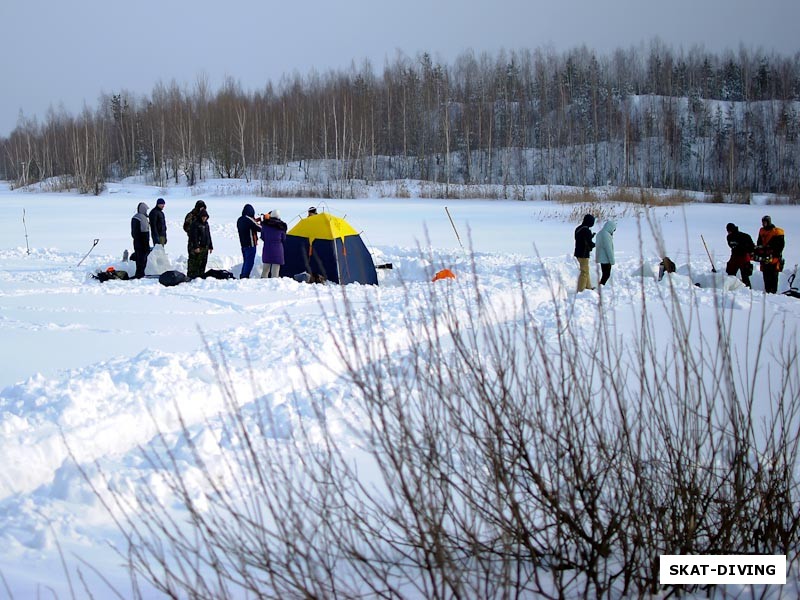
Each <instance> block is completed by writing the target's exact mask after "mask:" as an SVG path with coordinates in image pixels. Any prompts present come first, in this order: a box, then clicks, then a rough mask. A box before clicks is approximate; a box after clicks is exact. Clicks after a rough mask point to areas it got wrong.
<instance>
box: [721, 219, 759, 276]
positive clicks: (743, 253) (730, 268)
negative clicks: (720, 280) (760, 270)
mask: <svg viewBox="0 0 800 600" xmlns="http://www.w3.org/2000/svg"><path fill="white" fill-rule="evenodd" d="M725 229H726V230H727V232H728V237H727V238H726V239H727V242H728V247H730V249H731V257H730V258H729V259H728V264H727V265H725V272H726V273H727V274H728V275H732V276H734V277H735V276H736V272H737V271H741V272H742V283H743V284H745V285H746V286H747V287H750V275H752V274H753V264H752V262H751V261H752V260H753V251H754V250H755V249H756V245H755V244H754V243H753V238H751V237H750V236H749V235H748V234H746V233H745V232H744V231H739V228H738V227H737V226H736V225H735V224H734V223H728V224H727V225H726V226H725Z"/></svg>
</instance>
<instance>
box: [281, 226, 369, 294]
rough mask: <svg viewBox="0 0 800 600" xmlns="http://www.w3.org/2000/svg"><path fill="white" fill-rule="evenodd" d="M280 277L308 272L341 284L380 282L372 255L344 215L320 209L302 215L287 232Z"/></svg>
mask: <svg viewBox="0 0 800 600" xmlns="http://www.w3.org/2000/svg"><path fill="white" fill-rule="evenodd" d="M284 254H285V260H286V262H285V263H284V264H283V265H282V266H281V277H294V276H295V275H298V274H300V273H303V272H306V273H310V274H312V275H323V276H324V277H325V279H327V280H328V281H332V282H334V283H339V284H347V283H363V284H368V285H378V274H377V272H376V271H375V264H374V263H373V262H372V256H371V255H370V253H369V250H367V247H366V245H365V244H364V241H363V240H362V239H361V236H360V235H359V234H358V232H357V231H356V230H355V229H354V228H353V227H352V226H351V225H350V224H349V223H348V222H347V221H345V220H344V219H342V218H340V217H334V216H333V215H331V214H330V213H319V214H317V215H311V216H309V217H306V218H305V219H302V220H301V221H300V222H299V223H298V224H297V225H295V226H294V227H293V228H292V229H291V230H290V231H288V232H287V234H286V241H285V242H284Z"/></svg>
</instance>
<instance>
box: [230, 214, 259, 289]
mask: <svg viewBox="0 0 800 600" xmlns="http://www.w3.org/2000/svg"><path fill="white" fill-rule="evenodd" d="M259 220H260V219H259ZM236 229H237V230H238V231H239V245H240V246H241V247H242V260H243V261H244V262H243V263H242V273H241V275H239V279H248V278H249V277H250V272H251V271H252V270H253V264H254V263H255V262H256V245H257V244H258V232H259V231H261V225H260V224H259V223H258V220H256V209H255V208H253V205H252V204H245V205H244V208H243V209H242V216H241V217H239V220H238V221H236Z"/></svg>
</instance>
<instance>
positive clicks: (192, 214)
mask: <svg viewBox="0 0 800 600" xmlns="http://www.w3.org/2000/svg"><path fill="white" fill-rule="evenodd" d="M204 208H208V207H207V206H206V203H205V202H203V201H202V200H198V201H197V202H195V204H194V208H193V209H192V210H190V211H189V212H188V213H186V216H185V217H184V218H183V230H184V231H185V232H186V235H189V229H190V228H191V227H192V221H194V220H195V219H196V218H197V215H199V214H200V210H201V209H204ZM189 251H190V252H191V249H189Z"/></svg>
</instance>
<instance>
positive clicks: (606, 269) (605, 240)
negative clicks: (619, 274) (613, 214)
mask: <svg viewBox="0 0 800 600" xmlns="http://www.w3.org/2000/svg"><path fill="white" fill-rule="evenodd" d="M616 230H617V222H616V221H606V224H605V225H603V228H602V229H601V230H600V232H599V233H598V234H597V237H596V238H595V243H596V244H597V247H596V248H595V257H596V259H597V262H598V263H599V264H600V273H601V277H600V285H605V284H606V282H608V279H609V277H611V265H613V264H614V232H615V231H616Z"/></svg>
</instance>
